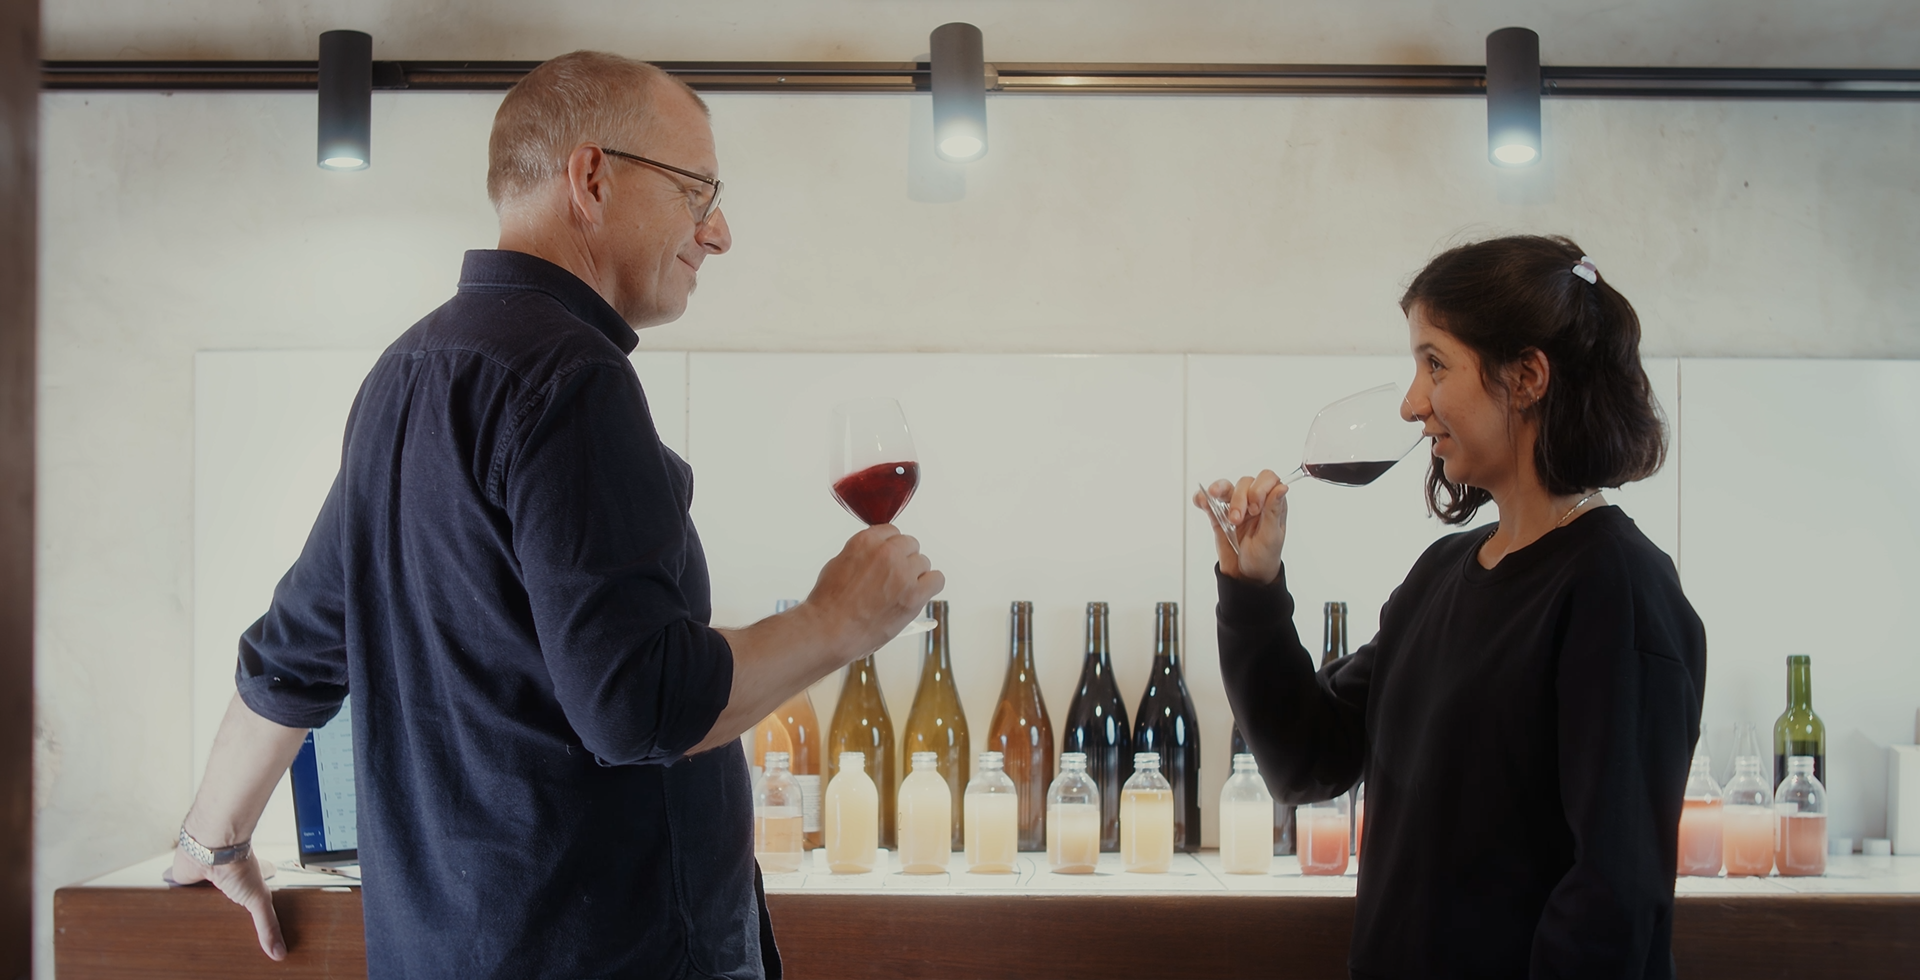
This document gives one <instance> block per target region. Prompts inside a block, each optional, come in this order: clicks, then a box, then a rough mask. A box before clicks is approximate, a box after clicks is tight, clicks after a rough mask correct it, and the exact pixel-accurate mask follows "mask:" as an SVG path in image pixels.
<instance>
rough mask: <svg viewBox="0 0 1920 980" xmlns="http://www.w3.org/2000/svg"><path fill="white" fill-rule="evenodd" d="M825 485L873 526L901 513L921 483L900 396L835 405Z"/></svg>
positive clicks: (926, 624) (912, 626)
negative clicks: (898, 399)
mask: <svg viewBox="0 0 1920 980" xmlns="http://www.w3.org/2000/svg"><path fill="white" fill-rule="evenodd" d="M827 485H828V486H829V487H830V488H831V489H832V491H833V499H835V500H837V501H839V502H840V506H842V507H844V508H846V510H847V513H849V514H852V515H853V516H855V517H857V518H859V519H860V520H861V521H863V522H865V523H866V524H867V525H868V526H869V527H871V526H873V525H875V524H891V523H893V519H894V518H896V517H899V516H900V511H901V510H902V509H904V508H905V507H906V506H907V501H909V500H912V499H913V492H914V491H915V490H917V489H919V488H920V461H919V455H918V454H917V453H915V452H914V449H913V433H911V432H909V431H908V430H907V416H906V413H904V412H902V411H900V403H899V402H897V401H894V400H893V399H891V398H862V399H858V400H855V401H847V402H841V403H840V404H838V405H835V406H834V407H833V423H832V425H830V426H829V427H828V429H827ZM933 625H934V622H933V620H932V619H929V618H927V617H926V616H921V617H920V618H919V619H916V620H914V621H912V622H910V623H908V624H907V626H906V629H905V630H903V631H902V632H901V635H902V636H905V635H908V634H911V633H924V632H926V631H928V630H930V629H933Z"/></svg>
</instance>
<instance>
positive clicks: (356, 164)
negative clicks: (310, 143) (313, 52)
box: [319, 31, 373, 170]
mask: <svg viewBox="0 0 1920 980" xmlns="http://www.w3.org/2000/svg"><path fill="white" fill-rule="evenodd" d="M372 147H373V37H372V35H369V34H364V33H361V32H360V31H327V32H326V33H324V34H322V35H320V154H319V159H320V166H322V167H324V168H326V169H328V170H365V169H367V164H368V162H370V161H371V160H372V159H373V155H372Z"/></svg>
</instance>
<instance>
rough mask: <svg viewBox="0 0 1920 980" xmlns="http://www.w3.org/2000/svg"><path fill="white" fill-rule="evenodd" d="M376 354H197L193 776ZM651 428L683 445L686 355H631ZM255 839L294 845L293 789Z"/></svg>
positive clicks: (316, 503) (279, 799)
mask: <svg viewBox="0 0 1920 980" xmlns="http://www.w3.org/2000/svg"><path fill="white" fill-rule="evenodd" d="M379 355H380V352H379V351H377V350H345V351H313V350H305V351H201V352H199V353H198V354H197V355H195V358H194V524H193V527H194V552H193V559H194V560H193V577H194V592H193V595H194V603H193V614H194V624H193V645H194V659H193V665H194V669H193V778H194V782H195V783H196V784H198V782H199V779H200V773H201V772H202V770H204V769H205V767H206V763H207V750H208V749H209V748H210V747H211V746H212V744H213V734H214V732H215V730H216V729H218V728H219V725H220V717H221V715H222V714H223V713H224V712H225V710H226V706H227V702H228V701H229V700H230V699H231V698H232V697H233V670H234V657H235V656H236V650H237V646H236V644H237V642H238V640H239V637H240V634H241V633H242V632H243V631H245V630H246V628H247V627H248V626H249V625H251V624H252V623H253V621H254V620H255V619H258V618H259V617H260V614H261V613H263V612H265V611H266V609H267V603H268V602H269V601H271V599H272V598H273V587H274V585H275V584H276V583H278V582H279V581H280V577H281V576H282V575H284V574H285V573H286V570H287V567H288V566H289V565H291V564H293V561H294V559H295V558H297V557H299V555H300V548H301V546H302V545H303V544H305V542H306V540H307V532H308V530H309V529H311V528H312V526H313V520H314V517H315V516H317V515H318V514H319V512H320V504H321V502H322V501H323V500H325V499H326V496H327V488H328V487H329V486H330V485H331V484H332V482H333V477H334V473H335V472H336V471H337V470H338V469H339V467H340V437H341V433H342V431H343V430H344V429H345V427H346V422H347V412H348V410H349V409H350V408H351V407H352V405H353V396H354V393H355V392H357V391H358V390H359V389H360V382H361V380H362V379H363V378H365V377H366V374H367V371H368V370H370V369H371V368H372V367H373V362H374V361H375V360H376V359H377V358H378V357H379ZM633 362H634V368H635V370H636V372H637V373H638V374H639V376H640V378H641V381H642V384H644V385H645V387H646V389H647V394H648V400H649V403H650V404H651V406H652V408H653V414H654V424H655V426H656V427H657V428H658V429H659V430H660V437H661V439H662V440H663V441H665V442H666V443H667V444H668V445H669V446H673V447H675V448H681V447H684V446H685V445H686V388H687V385H686V355H685V354H684V353H681V352H678V351H671V352H664V353H659V352H636V353H635V354H634V356H633ZM258 839H259V840H261V841H264V842H270V843H286V844H288V845H289V846H291V844H292V843H293V841H294V840H295V837H294V829H293V811H292V808H291V803H290V800H289V797H288V796H287V794H286V783H285V781H284V780H282V783H281V789H280V791H279V792H277V793H276V795H275V797H274V800H273V802H272V803H271V804H269V808H268V812H267V815H266V816H265V817H264V818H263V819H262V820H261V824H260V832H259V837H258Z"/></svg>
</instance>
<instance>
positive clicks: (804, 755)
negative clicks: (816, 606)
mask: <svg viewBox="0 0 1920 980" xmlns="http://www.w3.org/2000/svg"><path fill="white" fill-rule="evenodd" d="M799 604H800V602H799V600H797V599H782V600H780V601H779V602H777V603H775V604H774V607H773V611H774V614H775V615H778V614H780V613H783V612H786V611H787V610H789V609H792V608H793V607H794V606H797V605H799ZM773 715H774V717H776V718H778V719H780V723H781V724H782V725H784V726H786V729H787V741H788V743H789V744H790V745H791V747H792V755H791V756H790V757H789V763H788V765H789V771H790V772H792V773H793V781H794V782H795V783H797V784H799V786H800V796H801V799H802V801H803V803H802V806H801V812H802V818H801V828H802V831H803V834H804V839H805V841H806V845H807V849H808V850H812V849H814V848H817V847H824V846H826V837H825V836H824V835H822V834H821V832H820V793H821V791H822V790H824V789H825V788H826V787H825V786H824V785H823V784H822V782H821V779H820V768H821V763H822V761H823V760H822V759H821V755H820V751H821V750H820V744H821V740H822V739H824V738H826V737H827V733H826V732H824V731H821V730H820V716H819V715H818V714H815V713H814V710H813V698H812V697H811V696H809V695H808V694H807V692H806V690H805V689H804V688H802V689H801V691H800V693H798V694H796V695H794V696H793V697H790V698H788V699H787V703H786V704H783V705H781V706H780V707H779V709H777V710H776V711H774V713H773Z"/></svg>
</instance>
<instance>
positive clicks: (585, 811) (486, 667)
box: [237, 251, 777, 980]
mask: <svg viewBox="0 0 1920 980" xmlns="http://www.w3.org/2000/svg"><path fill="white" fill-rule="evenodd" d="M637 340H638V338H637V337H636V336H635V335H634V332H633V330H632V328H630V327H629V326H628V325H627V324H626V323H625V322H624V321H623V320H622V319H621V317H620V316H619V314H617V313H616V312H614V310H613V308H612V307H610V306H608V305H607V304H606V302H605V301H604V300H602V299H601V298H600V296H599V295H598V294H596V293H595V292H594V291H593V290H592V289H591V288H589V287H588V286H587V285H586V284H585V283H584V282H581V281H580V280H579V279H578V278H576V277H574V276H573V275H571V274H569V273H568V272H567V271H565V270H563V269H561V268H560V267H558V266H555V265H553V264H551V263H548V262H546V261H544V260H541V259H538V258H534V257H533V256H530V255H524V254H521V253H517V252H504V251H498V252H496V251H474V252H469V253H467V258H466V263H465V266H464V268H463V269H462V271H461V279H460V287H459V292H458V293H457V294H456V295H455V296H454V297H453V298H452V299H451V300H449V301H448V302H447V303H446V305H444V306H442V307H440V308H439V309H437V310H435V311H434V312H433V313H431V314H429V315H428V316H427V317H426V318H425V319H423V320H421V321H420V322H419V323H417V324H415V325H414V326H413V327H412V328H411V329H409V330H408V331H407V332H406V333H405V334H403V335H401V337H400V339H399V340H397V341H395V342H394V344H393V346H392V347H390V348H388V349H387V351H386V353H385V354H383V355H382V356H381V358H380V361H379V363H378V364H376V365H375V366H374V368H373V371H372V372H371V373H370V374H368V375H367V379H366V381H365V382H363V383H362V385H361V387H360V393H359V395H358V397H356V398H355V400H354V405H353V411H352V414H351V416H350V417H349V419H348V422H347V430H346V438H345V445H344V447H343V449H342V453H341V460H340V472H339V475H338V476H337V477H335V479H334V483H333V488H332V490H331V491H330V492H329V493H328V494H327V500H326V504H325V505H324V506H323V507H322V508H321V511H320V516H319V519H318V520H317V521H316V522H315V524H314V527H313V531H312V533H311V535H310V536H309V538H308V539H307V543H306V547H305V549H304V550H303V551H302V552H301V555H300V558H299V560H298V561H297V562H296V563H295V564H294V566H293V568H292V569H291V570H289V571H288V572H287V574H286V577H285V578H283V579H282V580H281V581H280V584H279V586H278V587H277V588H276V589H275V590H274V598H273V605H272V606H271V608H269V610H268V611H267V614H266V615H265V616H263V617H261V619H260V621H259V622H257V623H255V624H254V625H253V627H252V628H251V629H249V630H248V631H247V633H246V635H245V636H243V637H242V638H241V641H240V663H239V670H238V678H237V682H238V685H239V690H240V695H241V697H242V698H244V699H245V701H246V703H247V705H248V706H249V707H251V708H252V709H253V710H254V711H255V712H257V713H258V714H260V715H261V716H262V717H264V718H267V719H269V720H272V721H275V722H278V723H280V724H282V725H287V726H290V727H295V728H307V727H314V726H318V725H321V724H324V723H325V722H326V721H327V719H329V718H331V717H333V715H334V713H335V712H336V711H337V710H338V709H339V705H340V702H341V699H342V698H344V697H345V696H346V694H347V692H348V691H352V692H353V697H354V710H353V714H354V732H353V744H354V764H355V767H356V774H357V779H358V787H357V792H358V797H359V849H360V860H361V870H362V872H363V874H364V898H365V914H366V932H367V967H368V974H369V975H370V976H371V977H373V978H376V980H378V978H382V977H407V978H422V977H447V978H459V980H479V978H490V977H499V978H514V980H522V978H532V977H555V978H559V977H568V978H572V977H599V978H613V977H641V976H647V977H665V976H674V977H677V976H683V975H689V976H721V977H759V976H762V975H763V974H764V972H765V971H766V970H767V968H768V966H769V965H770V964H771V962H772V961H771V958H772V956H773V955H774V954H773V951H772V948H771V946H772V944H771V941H770V933H768V934H767V935H768V936H769V939H768V941H766V942H764V943H763V941H762V935H763V929H764V924H765V906H764V901H763V900H761V899H760V898H759V897H758V894H757V893H758V888H757V883H758V878H757V872H756V869H755V865H754V861H753V844H752V800H751V796H750V792H751V791H750V787H749V784H748V775H747V767H746V760H745V757H744V756H743V754H742V752H741V750H740V747H739V745H738V743H731V744H729V745H727V746H726V747H724V748H721V749H716V750H714V751H710V752H706V753H703V754H701V755H698V756H693V757H685V755H684V754H685V753H686V751H687V750H688V749H690V748H692V747H693V746H694V745H695V744H696V743H697V742H699V740H700V739H701V738H702V737H704V736H705V735H706V733H707V732H708V730H709V729H711V728H712V726H713V723H714V720H715V719H716V718H717V717H718V716H719V714H720V710H721V709H722V708H723V707H724V706H725V705H726V702H727V697H728V692H729V690H730V688H731V684H732V679H733V656H732V652H731V650H730V649H729V648H728V646H727V643H726V641H725V640H724V639H722V638H721V636H720V635H719V634H718V633H716V632H714V630H713V629H711V628H710V627H709V626H708V625H707V620H708V617H709V615H710V613H711V602H710V597H709V583H708V579H707V567H706V559H705V556H704V555H703V554H702V552H701V549H700V539H699V537H698V535H696V534H695V533H694V528H693V521H692V519H691V518H690V516H689V514H688V508H689V507H690V505H691V503H692V499H693V476H692V470H691V469H690V468H689V467H688V466H687V464H686V463H685V462H684V461H683V460H681V459H680V457H679V456H677V455H676V454H674V453H673V451H672V450H669V449H667V448H666V447H665V446H663V445H661V443H660V438H659V436H658V434H657V433H656V432H655V431H654V427H653V419H652V416H651V415H650V414H649V412H648V410H647V401H646V396H645V394H644V393H643V392H642V391H641V387H640V381H639V379H638V378H637V377H636V376H635V375H634V372H633V366H632V364H631V363H630V362H629V361H628V360H627V356H626V355H627V354H628V353H629V352H631V351H632V350H633V348H634V346H635V344H636V343H637ZM763 946H764V949H763ZM763 953H764V954H765V956H766V957H767V958H768V960H767V961H763ZM774 970H775V972H777V966H775V967H774Z"/></svg>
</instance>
